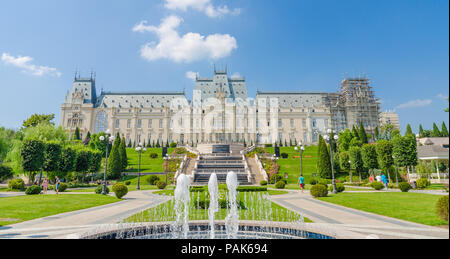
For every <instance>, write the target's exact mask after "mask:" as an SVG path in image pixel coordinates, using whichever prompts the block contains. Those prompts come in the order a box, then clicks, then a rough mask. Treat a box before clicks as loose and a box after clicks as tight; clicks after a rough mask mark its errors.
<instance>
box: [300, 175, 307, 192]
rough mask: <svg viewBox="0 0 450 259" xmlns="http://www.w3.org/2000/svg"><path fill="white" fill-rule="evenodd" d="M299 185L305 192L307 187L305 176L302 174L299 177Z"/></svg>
mask: <svg viewBox="0 0 450 259" xmlns="http://www.w3.org/2000/svg"><path fill="white" fill-rule="evenodd" d="M298 185H300V189H302V193H303V190H304V189H305V177H303V176H300V177H299V178H298Z"/></svg>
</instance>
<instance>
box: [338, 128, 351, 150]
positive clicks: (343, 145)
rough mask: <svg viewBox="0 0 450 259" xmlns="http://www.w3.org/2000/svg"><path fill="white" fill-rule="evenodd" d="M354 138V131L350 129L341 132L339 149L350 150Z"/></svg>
mask: <svg viewBox="0 0 450 259" xmlns="http://www.w3.org/2000/svg"><path fill="white" fill-rule="evenodd" d="M352 139H353V136H352V132H351V131H350V130H349V129H346V130H345V131H344V132H341V133H339V140H338V144H339V150H341V151H348V149H349V148H350V142H351V141H352Z"/></svg>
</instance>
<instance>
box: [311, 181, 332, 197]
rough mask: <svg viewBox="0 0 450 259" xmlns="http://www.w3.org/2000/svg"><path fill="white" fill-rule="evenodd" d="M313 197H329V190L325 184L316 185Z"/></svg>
mask: <svg viewBox="0 0 450 259" xmlns="http://www.w3.org/2000/svg"><path fill="white" fill-rule="evenodd" d="M310 193H311V195H312V196H313V197H315V198H318V197H327V196H328V188H327V186H325V185H323V184H316V185H314V186H313V187H312V188H311V191H310Z"/></svg>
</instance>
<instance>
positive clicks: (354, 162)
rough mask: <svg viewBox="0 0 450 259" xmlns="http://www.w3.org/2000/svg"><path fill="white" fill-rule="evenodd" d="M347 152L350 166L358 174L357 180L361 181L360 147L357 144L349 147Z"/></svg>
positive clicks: (362, 167)
mask: <svg viewBox="0 0 450 259" xmlns="http://www.w3.org/2000/svg"><path fill="white" fill-rule="evenodd" d="M348 153H349V157H350V161H351V168H352V169H353V170H355V171H356V172H357V173H358V174H359V180H360V181H362V172H363V171H364V162H363V160H362V156H361V148H360V147H358V146H354V147H351V148H350V150H349V151H348Z"/></svg>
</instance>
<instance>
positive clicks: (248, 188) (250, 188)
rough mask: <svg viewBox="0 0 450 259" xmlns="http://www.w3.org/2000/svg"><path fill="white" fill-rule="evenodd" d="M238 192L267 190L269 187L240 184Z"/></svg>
mask: <svg viewBox="0 0 450 259" xmlns="http://www.w3.org/2000/svg"><path fill="white" fill-rule="evenodd" d="M237 191H238V192H267V187H264V186H238V188H237Z"/></svg>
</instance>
